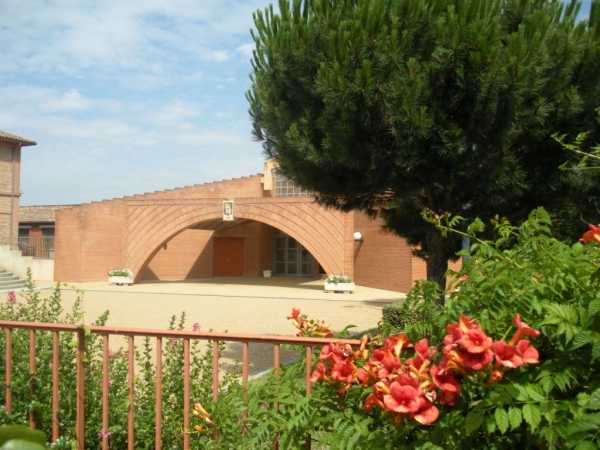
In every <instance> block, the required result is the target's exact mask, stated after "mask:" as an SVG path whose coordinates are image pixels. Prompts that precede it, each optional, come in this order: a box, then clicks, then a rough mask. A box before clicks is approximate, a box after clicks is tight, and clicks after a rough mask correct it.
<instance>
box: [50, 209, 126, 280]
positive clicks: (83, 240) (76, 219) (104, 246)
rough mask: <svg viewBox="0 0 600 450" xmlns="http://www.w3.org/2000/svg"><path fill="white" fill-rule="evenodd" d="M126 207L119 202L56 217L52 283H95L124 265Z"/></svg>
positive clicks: (60, 212) (65, 211) (70, 210)
mask: <svg viewBox="0 0 600 450" xmlns="http://www.w3.org/2000/svg"><path fill="white" fill-rule="evenodd" d="M126 238H127V206H126V204H125V203H124V202H122V201H113V202H104V203H102V204H90V205H83V206H80V207H75V208H67V209H63V210H60V211H58V212H57V214H56V231H55V260H56V263H55V280H56V281H95V280H102V279H105V278H106V273H107V272H108V271H109V270H111V269H115V268H120V267H123V266H124V264H125V256H124V243H125V241H126Z"/></svg>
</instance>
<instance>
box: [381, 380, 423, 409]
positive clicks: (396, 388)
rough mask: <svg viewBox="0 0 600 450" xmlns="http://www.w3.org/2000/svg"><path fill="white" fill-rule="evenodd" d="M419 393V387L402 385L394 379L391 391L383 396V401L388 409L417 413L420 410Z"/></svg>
mask: <svg viewBox="0 0 600 450" xmlns="http://www.w3.org/2000/svg"><path fill="white" fill-rule="evenodd" d="M419 395H420V392H419V390H418V389H417V388H415V387H413V386H410V385H402V384H400V383H398V382H396V381H394V382H393V383H392V384H391V385H390V393H389V394H387V395H384V396H383V403H384V405H385V407H386V408H387V409H389V410H390V411H393V412H397V413H404V414H406V413H415V412H417V411H418V410H419V406H420V403H419Z"/></svg>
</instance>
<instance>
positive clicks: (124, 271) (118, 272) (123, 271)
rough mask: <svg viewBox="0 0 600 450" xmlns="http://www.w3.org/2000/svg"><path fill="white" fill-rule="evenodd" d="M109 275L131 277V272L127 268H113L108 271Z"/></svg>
mask: <svg viewBox="0 0 600 450" xmlns="http://www.w3.org/2000/svg"><path fill="white" fill-rule="evenodd" d="M108 276H109V277H131V276H133V274H132V273H131V270H129V269H113V270H111V271H109V272H108Z"/></svg>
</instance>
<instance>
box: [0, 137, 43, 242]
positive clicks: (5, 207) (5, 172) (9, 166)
mask: <svg viewBox="0 0 600 450" xmlns="http://www.w3.org/2000/svg"><path fill="white" fill-rule="evenodd" d="M30 145H36V143H35V142H33V141H31V140H29V139H25V138H23V137H20V136H17V135H15V134H12V133H7V132H5V131H0V245H7V246H9V247H10V248H16V245H17V233H18V226H19V198H20V196H21V191H20V176H21V148H22V147H27V146H30Z"/></svg>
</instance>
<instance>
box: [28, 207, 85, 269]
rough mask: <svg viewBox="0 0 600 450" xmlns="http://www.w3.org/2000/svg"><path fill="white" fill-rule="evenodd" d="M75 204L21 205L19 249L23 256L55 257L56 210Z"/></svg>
mask: <svg viewBox="0 0 600 450" xmlns="http://www.w3.org/2000/svg"><path fill="white" fill-rule="evenodd" d="M70 206H73V205H35V206H21V207H20V209H19V239H18V244H19V250H21V253H22V255H23V256H33V257H34V258H46V259H54V226H55V216H56V211H58V210H60V209H64V208H69V207H70Z"/></svg>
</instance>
